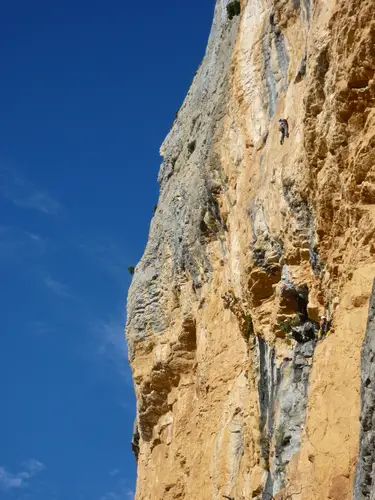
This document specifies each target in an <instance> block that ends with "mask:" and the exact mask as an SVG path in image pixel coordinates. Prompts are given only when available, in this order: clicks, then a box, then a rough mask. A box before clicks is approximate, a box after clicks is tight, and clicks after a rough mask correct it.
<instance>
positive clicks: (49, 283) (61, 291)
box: [44, 276, 77, 299]
mask: <svg viewBox="0 0 375 500" xmlns="http://www.w3.org/2000/svg"><path fill="white" fill-rule="evenodd" d="M44 284H45V285H46V287H47V288H48V289H49V290H51V292H52V293H54V294H55V295H58V296H59V297H63V298H67V299H76V298H77V297H76V296H75V295H74V294H72V293H71V292H70V290H69V287H68V286H67V285H64V284H63V283H60V282H59V281H57V280H54V279H52V278H51V276H46V277H45V278H44Z"/></svg>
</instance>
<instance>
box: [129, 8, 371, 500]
mask: <svg viewBox="0 0 375 500" xmlns="http://www.w3.org/2000/svg"><path fill="white" fill-rule="evenodd" d="M374 73H375V3H374V1H373V0H356V1H355V2H352V1H348V0H330V1H329V2H327V1H322V0H241V2H240V3H239V2H237V1H234V2H229V1H228V0H217V3H216V6H215V12H214V20H213V25H212V29H211V34H210V37H209V41H208V46H207V50H206V54H205V57H204V59H203V61H202V64H201V66H200V67H199V70H198V71H197V73H196V76H195V78H194V81H193V83H192V85H191V88H190V90H189V92H188V95H187V97H186V99H185V101H184V103H183V105H182V107H181V109H180V110H179V112H178V114H177V116H176V119H175V121H174V123H173V126H172V129H171V131H170V133H169V134H168V136H167V138H166V139H165V141H164V143H163V145H162V147H161V154H162V156H163V164H162V165H161V168H160V173H159V183H160V198H159V202H158V207H157V210H156V213H155V216H154V218H153V220H152V222H151V228H150V235H149V241H148V244H147V246H146V249H145V252H144V255H143V257H142V259H141V261H140V262H139V264H138V265H137V267H136V270H135V274H134V278H133V282H132V285H131V288H130V291H129V297H128V305H127V318H128V320H127V329H126V336H127V342H128V347H129V357H130V363H131V367H132V371H133V378H134V384H135V390H136V396H137V425H136V428H135V437H134V440H133V449H134V450H135V452H136V455H137V460H138V482H137V493H136V499H137V500H161V499H163V500H172V499H192V500H196V499H200V500H205V499H207V500H209V499H210V500H219V499H220V498H222V497H223V495H227V496H228V497H230V498H231V499H235V500H248V499H259V500H260V499H269V498H272V497H274V498H275V499H280V500H281V499H283V500H285V499H286V498H293V500H299V499H303V500H310V499H311V500H313V499H314V500H315V499H316V498H321V499H332V500H344V499H352V498H355V500H360V499H361V500H362V499H373V498H375V497H374V489H375V474H374V465H373V463H372V461H373V460H374V457H375V452H374V450H375V444H374V441H375V437H374V436H375V424H374V412H375V410H374V407H375V398H374V384H375V374H374V371H373V370H371V366H373V358H374V354H373V353H374V346H373V338H372V337H373V335H374V318H373V316H374V313H373V308H374V305H373V302H372V308H370V316H369V314H368V310H369V297H370V295H371V291H372V284H373V279H374V276H375V239H374V234H375V232H374V230H375V106H374V104H375V80H374ZM279 118H285V119H287V121H288V124H289V138H285V141H284V143H283V144H282V145H281V144H280V137H279V136H280V133H279V126H278V119H279ZM371 311H372V312H371ZM322 316H324V317H325V318H326V319H325V320H321V317H322ZM368 317H369V319H368ZM322 322H323V323H324V322H325V325H326V326H325V327H324V328H323V335H321V334H320V333H319V329H320V323H322ZM367 323H368V325H367V330H366V324H367ZM366 332H367V334H366V340H365V333H366ZM327 333H328V335H325V334H327ZM318 337H320V340H319V341H318ZM364 340H365V342H364ZM362 345H363V346H364V347H363V354H362V383H361V351H362ZM361 393H362V403H361ZM361 414H362V415H361ZM371 495H372V496H371Z"/></svg>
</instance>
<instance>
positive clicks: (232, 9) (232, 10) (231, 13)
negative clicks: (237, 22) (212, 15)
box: [227, 0, 241, 19]
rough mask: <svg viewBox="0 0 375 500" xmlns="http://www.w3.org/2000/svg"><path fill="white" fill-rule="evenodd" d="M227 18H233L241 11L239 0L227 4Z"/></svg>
mask: <svg viewBox="0 0 375 500" xmlns="http://www.w3.org/2000/svg"><path fill="white" fill-rule="evenodd" d="M227 12H228V18H229V19H233V18H234V17H235V16H238V15H239V14H240V12H241V3H240V1H239V0H234V1H233V2H230V3H228V5H227Z"/></svg>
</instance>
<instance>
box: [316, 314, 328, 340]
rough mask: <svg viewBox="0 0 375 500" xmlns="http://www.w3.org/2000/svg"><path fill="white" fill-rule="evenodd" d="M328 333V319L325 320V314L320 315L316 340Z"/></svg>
mask: <svg viewBox="0 0 375 500" xmlns="http://www.w3.org/2000/svg"><path fill="white" fill-rule="evenodd" d="M329 334H330V321H327V318H326V317H325V316H321V317H320V323H319V331H318V340H322V338H327V337H328V336H329Z"/></svg>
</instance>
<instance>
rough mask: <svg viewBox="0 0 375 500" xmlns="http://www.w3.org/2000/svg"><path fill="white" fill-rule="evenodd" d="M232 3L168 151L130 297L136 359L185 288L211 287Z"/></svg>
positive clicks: (218, 17) (219, 14) (220, 11)
mask: <svg viewBox="0 0 375 500" xmlns="http://www.w3.org/2000/svg"><path fill="white" fill-rule="evenodd" d="M227 3H228V1H220V2H217V4H216V8H215V14H214V21H213V26H212V29H211V34H210V37H209V41H208V46H207V50H206V55H205V57H204V59H203V62H202V64H201V66H200V68H199V70H198V72H197V74H196V76H195V78H194V80H193V83H192V85H191V88H190V90H189V92H188V95H187V97H186V99H185V101H184V103H183V105H182V107H181V109H180V110H179V112H178V114H177V117H176V119H175V121H174V123H173V126H172V129H171V131H170V133H169V134H168V136H167V138H166V139H165V141H164V143H163V145H162V147H161V154H162V156H163V159H164V161H163V163H162V165H161V168H160V173H159V177H158V180H159V183H160V197H159V201H158V210H157V211H156V214H155V216H154V218H153V220H152V223H151V228H150V234H149V239H148V244H147V247H146V249H145V252H144V255H143V257H142V259H141V261H140V262H139V264H138V265H137V267H136V270H135V275H134V278H133V282H132V285H131V288H130V291H129V296H128V304H127V317H128V324H127V339H128V345H129V353H130V356H131V357H132V355H133V343H134V342H137V341H140V340H142V339H144V338H145V337H146V336H147V335H148V333H150V332H152V334H158V333H162V332H163V331H164V330H165V329H166V328H167V327H168V324H169V318H168V314H169V311H170V310H171V309H172V308H173V304H172V303H171V295H173V293H174V294H175V295H176V296H178V289H179V286H180V285H181V284H183V283H184V282H187V281H189V280H190V279H192V281H193V286H194V288H195V289H199V288H200V287H201V286H202V284H203V283H204V282H206V281H208V280H210V275H211V267H210V263H209V260H208V258H207V256H206V252H205V246H206V243H207V241H209V240H210V239H212V238H219V239H220V233H222V232H223V231H225V223H224V222H223V221H222V220H221V217H220V214H219V211H218V209H217V204H216V200H215V193H217V192H218V191H220V190H221V189H222V186H223V184H224V182H223V179H222V171H221V166H220V163H219V162H218V160H217V158H216V157H215V154H214V153H213V152H212V145H213V144H214V143H215V141H217V140H218V136H219V135H220V129H221V126H222V123H221V120H222V118H223V116H224V113H225V109H226V100H227V99H228V92H227V80H228V71H229V67H230V61H231V53H232V50H233V46H234V41H235V38H236V33H237V26H238V20H239V17H238V16H237V17H235V18H234V19H233V20H231V21H229V20H228V17H227V13H226V5H227ZM173 287H174V290H173Z"/></svg>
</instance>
